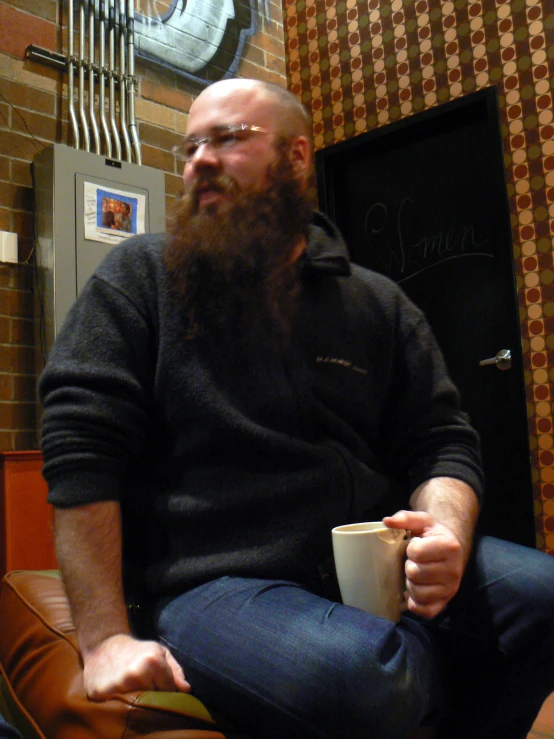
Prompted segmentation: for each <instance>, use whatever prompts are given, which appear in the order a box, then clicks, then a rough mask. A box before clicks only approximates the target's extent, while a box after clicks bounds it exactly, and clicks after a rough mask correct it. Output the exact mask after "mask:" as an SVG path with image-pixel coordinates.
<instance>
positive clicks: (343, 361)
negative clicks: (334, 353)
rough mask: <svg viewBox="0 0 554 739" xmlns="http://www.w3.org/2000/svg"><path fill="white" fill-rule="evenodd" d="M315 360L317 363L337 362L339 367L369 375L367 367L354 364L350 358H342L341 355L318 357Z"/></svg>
mask: <svg viewBox="0 0 554 739" xmlns="http://www.w3.org/2000/svg"><path fill="white" fill-rule="evenodd" d="M315 361H316V364H337V365H338V366H339V367H344V368H345V369H350V370H352V372H358V373H359V374H360V375H367V370H366V369H363V368H362V367H358V366H357V365H355V364H352V362H350V361H349V360H348V359H341V358H340V357H316V358H315Z"/></svg>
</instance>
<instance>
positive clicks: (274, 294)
mask: <svg viewBox="0 0 554 739" xmlns="http://www.w3.org/2000/svg"><path fill="white" fill-rule="evenodd" d="M285 145H286V142H280V144H279V145H278V153H279V156H278V159H277V161H276V162H275V164H274V165H272V166H271V167H270V169H269V172H268V186H267V187H266V188H265V189H264V190H263V191H261V192H257V193H252V194H247V195H244V194H241V193H240V192H238V189H237V187H236V185H235V183H234V182H233V180H231V179H230V178H228V177H226V176H225V175H223V176H216V177H214V178H212V179H210V180H209V182H210V186H211V187H214V188H218V189H221V190H222V191H224V192H227V193H230V194H231V196H232V199H233V201H234V202H233V204H232V206H231V207H230V208H226V209H224V210H223V212H221V213H217V212H214V211H213V210H212V209H210V208H206V209H203V210H199V209H198V207H197V194H196V193H195V192H194V191H193V192H192V193H186V194H185V195H184V196H183V198H182V199H181V200H180V202H179V203H178V205H177V207H176V208H175V210H174V211H173V212H172V214H171V216H170V218H169V219H168V230H167V241H166V247H165V251H164V259H165V266H166V270H167V278H168V285H169V287H170V289H171V291H172V292H173V293H174V294H175V295H176V296H177V297H178V299H179V302H180V304H181V305H182V307H183V310H184V314H185V317H186V320H187V326H188V336H189V338H194V337H195V336H198V335H203V334H206V333H208V334H214V332H216V333H218V334H220V333H224V334H226V335H228V336H230V337H232V338H233V339H234V340H235V339H236V338H237V337H240V341H241V343H242V344H244V342H247V343H248V344H249V345H251V346H252V345H256V344H259V343H260V342H261V343H266V342H267V341H269V342H271V343H274V342H275V341H276V340H277V341H278V342H279V343H280V342H281V341H282V340H286V339H287V338H288V337H289V335H290V330H291V324H292V319H293V316H294V313H295V310H296V304H297V297H298V294H299V290H300V281H299V268H298V265H297V263H294V264H291V255H292V252H293V250H294V248H295V247H296V245H297V244H298V241H299V239H300V238H301V237H302V236H304V235H305V234H306V232H307V228H308V225H309V223H310V220H311V217H312V202H311V200H310V198H309V196H308V195H307V193H306V192H305V189H304V187H302V185H301V184H300V183H299V182H298V180H297V178H296V177H295V176H294V173H293V170H292V167H291V164H290V161H289V158H288V156H287V153H286V150H285ZM214 210H215V209H214Z"/></svg>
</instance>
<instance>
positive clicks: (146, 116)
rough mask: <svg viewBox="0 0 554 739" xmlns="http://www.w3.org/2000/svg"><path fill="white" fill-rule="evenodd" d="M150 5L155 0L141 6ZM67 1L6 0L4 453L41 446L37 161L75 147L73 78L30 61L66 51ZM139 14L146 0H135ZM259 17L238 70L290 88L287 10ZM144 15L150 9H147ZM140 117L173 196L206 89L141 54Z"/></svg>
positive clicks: (1, 83)
mask: <svg viewBox="0 0 554 739" xmlns="http://www.w3.org/2000/svg"><path fill="white" fill-rule="evenodd" d="M142 4H143V5H146V3H144V2H143V3H142ZM66 6H67V3H66V2H62V0H7V1H6V0H0V230H2V231H15V232H16V233H17V234H18V237H19V260H20V263H19V264H14V265H12V264H0V451H3V450H21V449H30V448H34V447H35V446H36V443H37V442H36V433H35V427H36V391H35V384H36V378H35V374H34V350H35V348H34V307H33V305H34V303H33V257H32V252H33V223H34V213H33V192H32V183H31V175H30V168H29V165H30V162H31V161H32V158H33V156H34V155H35V154H36V153H37V152H39V151H41V150H42V149H43V148H45V147H46V146H48V145H49V144H51V143H63V144H68V145H72V141H71V138H70V133H69V127H68V123H67V108H68V106H67V89H66V86H65V82H66V79H65V75H64V74H62V73H60V72H58V71H56V70H53V69H51V68H49V67H46V66H43V65H41V64H38V63H35V62H30V61H28V60H25V50H26V48H27V46H29V44H34V45H36V46H41V47H43V48H47V49H50V50H51V51H56V52H60V53H64V54H65V53H66V49H65V47H64V44H66V38H67V32H66V25H67V17H66V13H67V10H66ZM136 8H137V11H140V10H141V1H140V0H137V1H136ZM269 10H270V16H269V17H268V18H262V17H259V18H258V31H257V33H256V34H255V35H254V36H253V37H251V38H249V39H248V41H247V43H246V45H245V48H244V53H243V57H242V60H241V62H240V64H239V68H238V75H239V76H242V77H253V78H258V79H269V80H272V81H274V82H277V83H279V84H282V85H283V86H284V85H286V76H285V62H284V44H283V25H282V10H281V3H280V1H279V0H270V3H269ZM143 12H145V11H143ZM136 74H137V77H138V79H139V89H138V95H137V100H136V116H137V122H138V128H139V136H140V139H141V142H142V155H143V164H145V165H148V166H151V167H155V168H158V169H161V170H163V171H164V172H165V182H166V194H167V199H168V200H169V201H170V200H172V199H173V198H174V197H175V196H176V195H177V193H178V192H179V189H180V176H179V174H178V171H177V167H176V162H175V160H174V157H173V155H172V154H171V153H170V150H171V147H172V146H173V145H174V144H175V143H177V142H178V141H179V140H180V138H181V136H182V134H183V132H184V131H185V128H186V120H187V113H188V110H189V107H190V104H191V101H192V99H193V95H194V94H196V92H197V89H196V88H192V87H191V86H187V82H186V80H184V79H183V78H181V77H179V76H178V75H176V74H174V73H173V72H169V71H167V70H161V69H160V68H158V69H156V68H154V67H153V66H148V67H146V66H143V65H142V64H141V62H140V61H138V60H137V65H136Z"/></svg>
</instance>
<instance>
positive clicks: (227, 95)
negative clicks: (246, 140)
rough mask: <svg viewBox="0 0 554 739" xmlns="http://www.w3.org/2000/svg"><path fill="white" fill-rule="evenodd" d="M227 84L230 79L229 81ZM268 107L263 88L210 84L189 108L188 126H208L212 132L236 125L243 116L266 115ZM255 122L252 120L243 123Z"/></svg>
mask: <svg viewBox="0 0 554 739" xmlns="http://www.w3.org/2000/svg"><path fill="white" fill-rule="evenodd" d="M229 81H230V80H229ZM270 107H271V101H270V99H269V96H267V95H266V94H265V93H264V90H263V88H261V87H258V86H243V85H240V84H239V85H226V86H220V85H212V86H211V87H208V88H206V90H204V91H203V92H202V93H201V94H200V95H199V96H198V97H197V98H196V100H195V101H194V102H193V104H192V106H191V108H190V114H189V125H188V128H189V130H190V128H191V127H192V126H194V127H200V126H207V127H208V128H211V129H215V128H217V127H218V126H226V125H230V124H234V123H238V122H239V119H240V122H242V119H243V117H244V115H245V114H246V113H248V114H249V115H250V116H252V115H265V114H266V113H267V112H268V111H269V109H270ZM246 122H249V123H251V122H254V121H246Z"/></svg>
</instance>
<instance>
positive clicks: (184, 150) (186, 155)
mask: <svg viewBox="0 0 554 739" xmlns="http://www.w3.org/2000/svg"><path fill="white" fill-rule="evenodd" d="M179 149H180V150H181V155H182V157H183V159H184V160H185V161H187V160H189V159H192V157H193V156H194V155H195V154H196V152H197V151H198V141H197V140H196V139H185V140H184V141H183V143H182V144H181V146H180V147H179Z"/></svg>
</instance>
